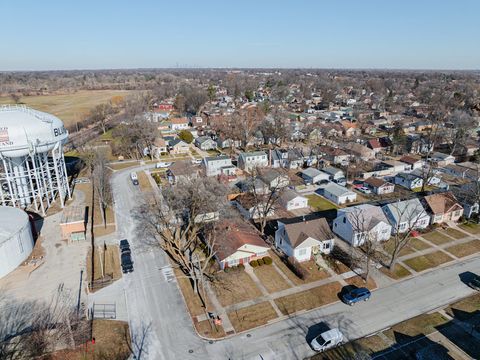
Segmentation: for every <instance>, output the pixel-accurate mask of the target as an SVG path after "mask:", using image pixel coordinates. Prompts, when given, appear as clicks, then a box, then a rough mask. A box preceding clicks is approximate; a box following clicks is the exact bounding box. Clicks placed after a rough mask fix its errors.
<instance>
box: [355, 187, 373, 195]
mask: <svg viewBox="0 0 480 360" xmlns="http://www.w3.org/2000/svg"><path fill="white" fill-rule="evenodd" d="M357 190H358V191H360V192H361V193H364V194H371V193H372V190H370V189H369V188H367V187H366V186H361V187H359V188H357Z"/></svg>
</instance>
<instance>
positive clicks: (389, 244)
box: [382, 238, 415, 256]
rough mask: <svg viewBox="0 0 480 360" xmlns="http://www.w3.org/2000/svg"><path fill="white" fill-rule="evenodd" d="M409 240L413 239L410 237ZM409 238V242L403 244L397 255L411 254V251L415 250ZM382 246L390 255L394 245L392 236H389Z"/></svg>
mask: <svg viewBox="0 0 480 360" xmlns="http://www.w3.org/2000/svg"><path fill="white" fill-rule="evenodd" d="M411 240H413V239H411ZM411 240H410V241H409V243H408V244H407V245H405V246H404V247H403V249H402V250H400V253H399V254H398V255H399V256H403V255H408V254H413V253H414V252H415V250H414V249H413V248H412V247H411V246H410V244H411ZM382 246H383V249H384V250H385V251H386V252H387V253H388V254H389V255H392V253H393V250H394V247H395V242H394V239H393V238H390V240H388V241H387V242H384V243H383V245H382Z"/></svg>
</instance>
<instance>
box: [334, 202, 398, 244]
mask: <svg viewBox="0 0 480 360" xmlns="http://www.w3.org/2000/svg"><path fill="white" fill-rule="evenodd" d="M332 229H333V232H334V233H335V234H337V235H338V236H340V237H341V238H342V239H344V240H345V241H347V242H348V243H350V245H352V246H361V245H362V244H363V243H364V242H365V241H366V240H370V241H387V240H388V239H389V238H390V235H391V232H392V226H391V225H390V223H389V221H388V219H387V218H386V216H385V214H384V213H383V211H382V209H381V208H380V207H379V206H373V205H370V204H362V205H358V206H352V207H349V208H345V209H340V210H338V213H337V218H336V219H335V220H334V221H333V227H332Z"/></svg>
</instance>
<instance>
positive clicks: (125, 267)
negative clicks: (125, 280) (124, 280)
mask: <svg viewBox="0 0 480 360" xmlns="http://www.w3.org/2000/svg"><path fill="white" fill-rule="evenodd" d="M120 260H121V263H122V272H123V273H124V274H126V273H128V272H132V271H133V261H132V256H131V254H130V252H129V251H128V252H124V253H122V255H121V256H120Z"/></svg>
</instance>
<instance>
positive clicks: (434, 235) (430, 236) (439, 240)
mask: <svg viewBox="0 0 480 360" xmlns="http://www.w3.org/2000/svg"><path fill="white" fill-rule="evenodd" d="M422 238H424V239H425V240H428V241H430V242H432V243H434V244H435V245H442V244H446V243H448V242H450V241H453V240H452V239H450V238H449V237H448V236H445V235H444V234H442V233H441V232H439V231H432V232H429V233H427V234H422Z"/></svg>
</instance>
